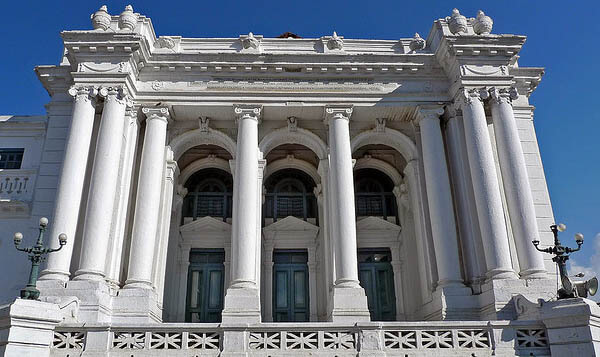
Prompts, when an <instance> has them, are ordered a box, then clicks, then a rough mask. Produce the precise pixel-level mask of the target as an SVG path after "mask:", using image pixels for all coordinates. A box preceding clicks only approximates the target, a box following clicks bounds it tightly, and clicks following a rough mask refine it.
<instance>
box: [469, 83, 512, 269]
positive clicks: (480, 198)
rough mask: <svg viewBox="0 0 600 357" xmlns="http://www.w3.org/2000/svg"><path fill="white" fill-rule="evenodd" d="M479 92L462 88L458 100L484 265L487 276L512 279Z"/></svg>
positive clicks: (500, 204)
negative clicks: (481, 241) (461, 113)
mask: <svg viewBox="0 0 600 357" xmlns="http://www.w3.org/2000/svg"><path fill="white" fill-rule="evenodd" d="M481 95H483V96H484V98H485V96H487V92H482V93H480V92H479V91H476V90H471V91H466V90H465V91H464V92H463V93H462V96H461V99H460V100H461V107H462V112H463V121H464V129H465V141H466V146H467V154H468V157H469V167H470V171H471V178H472V182H473V191H474V193H475V204H476V207H477V217H478V220H479V226H480V229H481V237H482V240H483V248H484V255H485V261H486V265H487V272H486V275H487V277H488V278H489V279H503V278H514V277H515V274H514V271H513V269H512V264H511V260H510V249H509V245H508V234H507V232H506V223H505V220H504V209H503V207H502V199H501V197H500V190H499V183H498V177H497V176H496V167H495V164H494V154H493V151H492V143H491V139H490V135H489V131H488V127H487V120H486V117H485V111H484V108H483V103H482V97H481Z"/></svg>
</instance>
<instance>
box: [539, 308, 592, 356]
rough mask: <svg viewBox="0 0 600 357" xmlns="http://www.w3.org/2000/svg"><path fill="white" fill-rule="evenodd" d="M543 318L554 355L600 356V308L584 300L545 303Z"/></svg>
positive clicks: (541, 310) (542, 312)
mask: <svg viewBox="0 0 600 357" xmlns="http://www.w3.org/2000/svg"><path fill="white" fill-rule="evenodd" d="M540 319H541V320H542V322H543V323H544V325H546V328H547V331H548V342H549V343H550V351H551V352H552V355H553V356H598V355H600V307H599V306H598V304H597V303H596V302H594V301H591V300H588V299H582V298H576V299H564V300H558V301H550V302H546V303H544V304H543V305H542V306H541V308H540Z"/></svg>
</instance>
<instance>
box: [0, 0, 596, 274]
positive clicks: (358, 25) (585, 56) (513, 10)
mask: <svg viewBox="0 0 600 357" xmlns="http://www.w3.org/2000/svg"><path fill="white" fill-rule="evenodd" d="M128 3H129V2H122V1H101V2H98V1H10V2H5V3H3V6H2V10H3V13H4V14H5V15H4V16H3V18H2V22H1V24H0V34H2V39H3V48H4V49H5V52H4V53H3V55H2V58H1V59H0V63H1V64H2V71H1V72H0V78H2V82H3V83H2V86H0V114H43V113H44V106H43V105H44V104H45V103H46V102H47V101H48V95H47V94H46V92H45V90H44V89H43V87H42V86H41V84H40V83H39V82H38V80H37V78H36V77H35V74H34V72H33V68H34V66H35V65H40V64H57V63H58V61H59V59H60V55H61V48H62V47H61V40H60V36H59V32H60V31H61V30H64V29H89V28H91V25H90V21H89V16H90V14H91V13H92V12H94V11H95V10H96V9H98V8H99V7H100V6H101V5H103V4H106V5H108V10H109V13H111V14H118V13H120V12H121V11H122V10H123V8H124V7H125V5H127V4H128ZM131 4H132V5H133V7H134V9H135V11H136V12H140V13H142V14H144V15H146V16H148V17H150V18H152V20H153V24H154V28H155V30H156V32H157V35H182V36H185V37H237V36H238V35H240V34H247V33H248V32H249V31H252V32H254V33H255V34H261V35H264V36H265V37H274V36H277V35H279V34H281V33H283V32H286V31H290V32H294V33H297V34H299V35H301V36H303V37H320V36H323V35H329V34H331V33H332V32H333V31H334V30H335V31H337V33H338V34H339V35H340V36H344V37H346V38H381V39H398V38H402V37H412V35H413V34H414V33H415V32H419V33H420V34H421V35H422V36H423V37H426V36H427V33H428V32H429V30H430V28H431V25H432V22H433V20H434V19H437V18H440V17H445V16H448V15H450V13H451V10H452V8H453V7H457V8H458V9H459V10H460V11H461V13H463V14H464V15H465V16H468V17H474V16H475V14H476V12H477V10H479V9H480V8H481V9H482V10H484V11H485V12H486V14H487V15H489V16H490V17H492V19H493V20H494V29H493V31H492V32H493V33H496V34H497V33H515V34H523V35H527V36H528V39H527V42H526V44H525V46H524V49H523V51H522V52H521V54H520V56H521V58H520V60H519V62H520V65H521V66H542V67H545V68H546V75H545V76H544V79H543V80H542V83H541V84H540V86H539V87H538V89H537V91H536V92H535V93H534V94H533V95H532V97H531V103H532V104H533V105H535V106H536V107H537V109H536V112H535V127H536V130H537V134H538V139H539V144H540V149H541V152H542V159H543V162H544V167H545V172H546V178H547V180H548V186H549V190H550V195H551V198H552V204H553V208H554V213H555V217H556V219H557V221H560V222H564V223H566V224H567V226H568V227H569V229H568V231H567V232H565V233H564V235H565V237H564V240H565V241H568V242H572V236H573V234H574V233H575V232H582V233H583V234H584V235H585V236H586V239H587V241H586V243H585V244H584V248H583V252H582V253H578V254H577V255H575V256H574V257H575V261H576V263H577V266H578V267H577V269H580V270H583V269H588V270H589V269H592V270H596V271H600V234H599V233H600V159H599V154H600V114H599V108H598V104H599V103H600V97H599V94H600V91H599V90H598V84H600V69H599V68H598V57H599V55H600V46H598V39H599V38H600V26H598V23H597V18H598V15H600V2H597V1H570V2H568V3H566V2H558V1H534V0H529V1H513V2H510V4H509V3H507V2H504V1H485V2H484V1H451V2H447V1H398V0H395V1H380V2H374V1H319V2H316V1H303V2H299V1H253V2H250V1H239V2H238V1H229V0H221V1H216V2H214V3H212V2H210V1H194V2H186V3H183V2H178V1H149V0H146V1H138V2H131ZM594 240H596V241H594ZM594 257H595V258H596V259H594Z"/></svg>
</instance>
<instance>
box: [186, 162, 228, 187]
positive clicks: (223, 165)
mask: <svg viewBox="0 0 600 357" xmlns="http://www.w3.org/2000/svg"><path fill="white" fill-rule="evenodd" d="M208 168H216V169H221V170H223V171H226V172H228V173H231V167H230V166H229V161H227V160H224V159H221V158H219V157H210V156H209V157H204V158H202V159H198V160H196V161H194V162H192V163H191V164H189V165H187V166H186V167H185V169H183V170H182V171H181V173H180V174H179V182H181V184H185V183H186V181H187V180H188V179H189V178H190V176H192V175H193V174H194V173H196V172H198V171H200V170H203V169H208Z"/></svg>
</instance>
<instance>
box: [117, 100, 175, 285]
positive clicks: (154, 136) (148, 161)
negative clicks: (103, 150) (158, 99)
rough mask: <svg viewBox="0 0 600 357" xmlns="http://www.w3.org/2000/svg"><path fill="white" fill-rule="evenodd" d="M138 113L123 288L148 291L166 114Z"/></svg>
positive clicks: (158, 109)
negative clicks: (140, 123)
mask: <svg viewBox="0 0 600 357" xmlns="http://www.w3.org/2000/svg"><path fill="white" fill-rule="evenodd" d="M142 113H144V114H145V115H146V132H145V134H144V143H143V147H142V157H141V161H140V173H139V179H138V191H137V197H136V209H135V215H134V218H133V231H132V237H131V249H130V253H129V269H128V271H127V280H126V282H125V288H144V289H152V269H153V266H154V263H155V258H156V257H155V256H154V251H155V245H156V242H157V236H158V234H159V232H158V219H159V214H160V202H161V195H162V192H161V188H162V181H163V174H164V167H165V142H166V140H167V121H168V117H169V110H168V109H167V108H164V107H162V108H161V107H154V108H142Z"/></svg>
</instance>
